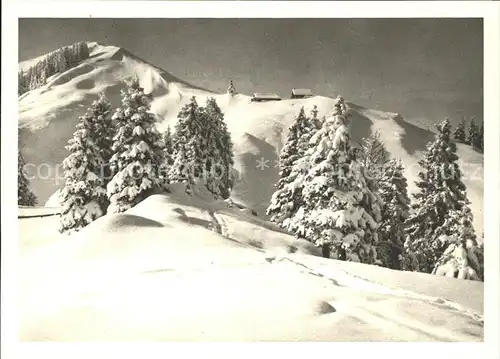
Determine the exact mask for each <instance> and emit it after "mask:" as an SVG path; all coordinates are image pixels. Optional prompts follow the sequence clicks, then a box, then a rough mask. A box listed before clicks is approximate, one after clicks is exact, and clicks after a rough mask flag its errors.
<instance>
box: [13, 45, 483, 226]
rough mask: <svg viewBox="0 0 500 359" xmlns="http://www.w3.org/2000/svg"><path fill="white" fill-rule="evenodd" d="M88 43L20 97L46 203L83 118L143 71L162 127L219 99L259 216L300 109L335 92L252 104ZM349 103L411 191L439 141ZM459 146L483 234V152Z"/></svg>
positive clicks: (24, 135) (355, 124)
mask: <svg viewBox="0 0 500 359" xmlns="http://www.w3.org/2000/svg"><path fill="white" fill-rule="evenodd" d="M89 48H90V57H89V58H88V59H87V60H85V61H83V62H82V63H80V64H79V65H78V66H76V67H74V68H72V69H70V70H68V71H66V72H64V73H62V74H56V75H54V76H52V77H51V78H49V81H48V82H47V84H46V85H45V86H43V87H41V88H39V89H36V90H33V91H30V92H27V93H25V94H23V95H22V96H20V98H19V116H20V117H19V127H20V129H21V143H22V152H23V155H24V157H25V159H26V161H27V163H32V164H35V165H36V166H38V168H39V169H40V173H39V176H38V178H35V179H34V180H33V181H32V185H33V189H34V192H35V193H36V195H37V196H38V197H39V200H40V201H41V202H42V203H43V202H45V201H46V200H47V199H49V197H50V196H51V195H52V194H53V193H54V192H55V191H56V189H57V188H59V187H61V186H62V185H63V177H62V168H60V167H59V168H58V166H57V164H60V163H61V161H62V160H63V159H64V157H65V156H66V151H65V149H64V146H65V145H66V143H67V140H68V139H69V138H70V137H71V135H72V133H73V131H74V129H75V124H76V122H77V120H78V116H80V115H82V114H83V113H84V112H85V110H86V109H87V107H88V106H89V105H90V104H91V102H92V101H93V100H95V99H96V98H97V95H98V93H99V92H101V91H104V92H105V94H106V96H107V97H108V99H109V100H110V101H111V102H112V103H113V104H114V105H118V104H119V103H120V89H121V88H123V86H124V84H123V80H124V79H126V78H130V77H133V76H136V77H138V78H139V80H140V83H141V85H142V86H143V87H144V88H145V90H146V91H147V92H151V93H152V94H153V96H154V100H153V102H152V111H153V112H155V113H156V114H157V115H158V117H159V127H160V129H165V128H166V126H167V125H171V126H173V125H174V124H175V122H176V116H177V113H178V112H179V110H180V109H181V108H182V106H184V105H185V104H186V103H187V102H188V101H189V99H190V98H191V96H196V98H197V101H198V103H200V104H204V102H205V100H206V99H207V98H208V97H215V98H216V100H217V103H218V104H219V106H220V107H221V109H222V110H223V112H224V114H225V119H226V122H227V124H228V128H229V130H230V131H231V134H232V139H233V142H234V145H235V156H236V168H237V170H238V171H239V173H240V176H239V179H238V181H237V183H236V186H235V188H234V195H233V197H234V198H235V199H237V200H239V201H240V202H242V203H244V204H245V205H247V206H249V207H251V208H253V209H255V210H256V211H257V212H258V213H259V214H261V215H262V214H263V213H264V210H265V208H266V207H267V205H268V203H269V199H270V197H271V194H272V193H273V185H274V184H275V182H276V180H277V173H278V170H277V168H276V166H275V165H276V160H277V159H278V155H279V151H280V149H281V147H282V145H283V142H284V140H285V138H286V133H287V129H288V127H289V126H290V124H291V123H292V122H293V120H294V118H295V116H296V115H297V113H298V111H299V110H300V108H301V107H302V106H304V108H305V110H306V111H307V112H308V111H310V110H311V109H312V108H313V106H314V105H316V106H317V107H318V111H319V115H320V116H328V115H329V114H330V113H331V109H332V105H333V98H334V97H335V96H336V95H337V94H332V98H330V97H321V96H316V97H313V98H308V99H293V100H292V99H290V100H283V101H279V102H267V103H252V102H250V97H249V96H246V95H243V94H238V95H236V96H234V97H231V96H229V95H227V94H215V93H213V92H211V91H209V90H206V89H201V88H198V87H196V86H194V85H191V84H188V83H186V82H184V81H182V80H181V79H179V78H177V77H175V76H173V75H171V74H169V73H168V72H166V71H164V70H162V69H160V68H158V67H156V66H154V65H152V64H149V63H147V62H146V61H144V60H141V59H140V58H138V57H137V56H135V55H133V54H131V53H129V52H128V51H126V50H124V49H122V48H118V47H115V46H105V45H102V44H98V43H89ZM36 60H37V59H34V60H29V61H25V62H23V63H21V64H20V67H21V68H26V67H27V66H30V65H32V64H33V63H35V62H36ZM332 80H334V79H332ZM236 86H237V84H236ZM270 90H272V89H270ZM347 100H350V101H355V100H356V99H347ZM350 107H351V113H352V117H351V125H350V126H351V136H352V138H353V140H354V142H359V141H360V140H361V139H362V138H363V137H366V136H368V135H370V134H371V133H372V132H374V131H379V132H380V133H381V140H382V141H383V142H384V144H385V145H386V147H387V149H388V150H389V152H390V153H391V154H392V156H393V157H395V158H399V159H401V160H402V161H403V163H404V164H405V166H406V173H405V174H406V176H407V178H408V184H409V189H410V191H415V186H414V180H415V178H416V176H417V173H418V171H419V168H418V164H417V162H418V160H419V158H420V155H421V151H423V150H424V149H425V145H426V144H427V142H429V141H430V140H432V139H433V133H431V132H429V131H427V130H424V129H421V128H419V127H416V126H415V125H412V124H410V123H408V122H405V120H404V119H403V117H402V116H401V115H399V114H396V113H390V112H382V111H377V110H370V109H366V108H363V107H361V106H358V105H356V104H354V103H352V102H351V103H350ZM438 120H441V119H436V121H438ZM458 152H459V156H460V158H461V163H462V171H463V172H464V175H465V178H464V182H465V184H466V185H467V189H468V197H469V199H470V200H471V202H472V205H471V208H472V211H473V214H474V226H475V228H476V231H477V232H478V234H480V233H481V232H482V231H483V213H482V208H483V156H482V155H481V154H479V153H477V152H475V151H474V150H472V149H471V148H470V147H468V146H464V145H460V144H459V145H458ZM41 164H44V165H42V166H40V165H41ZM30 174H31V175H33V172H31V173H30Z"/></svg>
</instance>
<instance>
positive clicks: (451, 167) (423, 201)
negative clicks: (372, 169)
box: [405, 119, 473, 273]
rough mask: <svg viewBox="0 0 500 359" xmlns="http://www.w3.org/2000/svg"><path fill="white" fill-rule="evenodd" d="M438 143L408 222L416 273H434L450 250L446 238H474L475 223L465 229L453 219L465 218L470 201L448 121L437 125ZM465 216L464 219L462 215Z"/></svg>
mask: <svg viewBox="0 0 500 359" xmlns="http://www.w3.org/2000/svg"><path fill="white" fill-rule="evenodd" d="M436 127H437V130H438V133H437V135H436V139H435V140H434V141H433V142H430V143H429V144H428V145H427V150H426V152H425V154H424V158H423V159H422V160H421V161H419V164H420V166H421V167H422V169H423V170H422V171H421V172H420V173H419V174H418V177H419V180H418V181H417V182H416V185H417V187H418V188H419V190H420V191H419V193H417V194H415V195H414V197H415V199H416V203H415V204H414V205H413V213H412V214H411V215H410V217H409V218H408V220H407V228H406V234H407V238H406V241H405V248H406V249H407V250H408V251H409V252H413V253H415V255H416V257H417V259H418V268H414V269H416V270H419V271H422V272H427V273H431V272H432V271H433V269H434V267H435V265H436V263H437V261H438V260H439V258H440V257H441V255H442V254H443V253H444V251H445V250H446V243H445V242H443V241H442V238H443V236H455V237H457V236H461V235H462V234H463V235H464V236H465V237H464V238H463V239H469V238H472V237H473V229H472V225H471V221H468V220H464V222H463V224H462V228H458V227H457V225H455V224H454V223H455V222H454V221H453V220H452V219H453V218H463V213H466V211H467V209H466V208H467V205H468V204H469V201H468V199H467V195H466V188H465V185H464V184H463V182H462V178H461V177H462V174H461V171H460V168H459V166H458V163H457V160H458V156H457V154H456V145H455V143H454V142H452V141H451V139H450V135H451V134H450V130H451V126H450V122H449V120H448V119H445V120H444V121H443V122H441V123H439V124H438V125H436ZM460 213H462V215H460Z"/></svg>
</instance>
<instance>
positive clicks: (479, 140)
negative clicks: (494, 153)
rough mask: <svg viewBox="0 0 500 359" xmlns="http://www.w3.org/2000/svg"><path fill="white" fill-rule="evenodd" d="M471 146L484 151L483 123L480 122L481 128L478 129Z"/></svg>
mask: <svg viewBox="0 0 500 359" xmlns="http://www.w3.org/2000/svg"><path fill="white" fill-rule="evenodd" d="M472 146H473V147H474V148H475V149H476V150H479V151H483V150H484V122H481V127H479V128H478V130H477V134H476V137H475V138H474V143H473V144H472Z"/></svg>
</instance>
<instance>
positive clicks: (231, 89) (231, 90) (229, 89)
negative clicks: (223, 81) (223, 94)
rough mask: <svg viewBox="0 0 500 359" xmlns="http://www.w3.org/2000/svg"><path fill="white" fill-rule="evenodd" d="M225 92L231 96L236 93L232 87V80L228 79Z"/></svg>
mask: <svg viewBox="0 0 500 359" xmlns="http://www.w3.org/2000/svg"><path fill="white" fill-rule="evenodd" d="M227 93H228V94H230V95H231V96H234V95H236V88H235V87H234V83H233V80H231V81H229V87H228V88H227Z"/></svg>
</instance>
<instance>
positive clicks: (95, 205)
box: [59, 99, 109, 233]
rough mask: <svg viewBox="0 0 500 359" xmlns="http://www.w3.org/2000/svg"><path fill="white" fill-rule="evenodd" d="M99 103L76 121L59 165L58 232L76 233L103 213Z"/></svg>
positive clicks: (101, 111)
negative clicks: (61, 175) (62, 181)
mask: <svg viewBox="0 0 500 359" xmlns="http://www.w3.org/2000/svg"><path fill="white" fill-rule="evenodd" d="M107 105H108V104H107V103H106V102H105V101H104V100H103V99H101V100H100V101H96V102H94V103H93V104H92V107H91V108H90V109H89V110H88V111H87V112H86V113H85V114H84V115H83V116H81V117H80V119H79V122H78V123H77V125H76V131H75V132H74V134H73V138H71V139H70V140H69V141H68V145H67V146H66V149H67V150H68V151H69V155H68V156H67V157H66V158H65V159H64V161H63V168H64V178H65V185H64V187H63V188H62V189H61V192H60V193H59V203H61V218H60V228H59V230H60V232H63V233H72V232H74V231H79V230H80V229H82V228H84V227H85V226H87V225H88V224H89V223H91V222H92V221H94V220H95V219H96V218H99V217H100V216H102V215H103V214H104V213H105V208H103V206H104V205H106V204H107V201H106V199H105V197H106V189H105V182H104V179H103V178H102V177H101V175H102V168H103V165H104V159H103V157H102V151H101V149H100V148H99V146H98V143H99V142H100V141H101V139H99V134H101V133H102V131H103V128H102V126H101V125H102V123H101V120H102V116H103V115H104V116H107V114H108V112H109V107H108V106H107Z"/></svg>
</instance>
